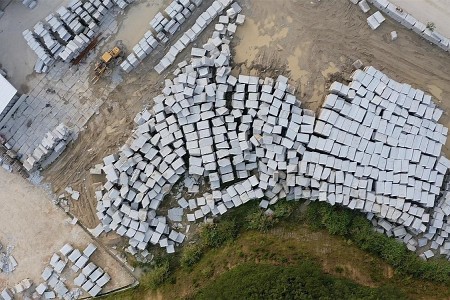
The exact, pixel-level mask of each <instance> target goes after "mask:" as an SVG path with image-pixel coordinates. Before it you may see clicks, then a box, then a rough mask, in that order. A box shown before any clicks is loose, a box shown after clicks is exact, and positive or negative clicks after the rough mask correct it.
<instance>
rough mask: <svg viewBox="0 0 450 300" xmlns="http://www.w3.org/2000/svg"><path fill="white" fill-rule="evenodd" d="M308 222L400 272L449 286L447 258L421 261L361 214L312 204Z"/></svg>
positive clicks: (319, 203)
mask: <svg viewBox="0 0 450 300" xmlns="http://www.w3.org/2000/svg"><path fill="white" fill-rule="evenodd" d="M307 220H308V223H309V224H310V225H311V226H313V228H325V229H327V230H328V232H329V233H330V234H334V235H340V236H342V237H344V238H346V239H349V240H351V241H352V242H353V243H355V244H356V245H357V246H358V247H359V248H361V249H362V250H364V251H367V252H369V253H372V254H375V255H377V256H379V257H381V258H383V259H384V260H385V261H386V262H387V263H389V264H390V265H392V266H393V267H394V268H395V269H396V271H398V272H401V273H403V274H406V275H411V276H414V277H415V278H421V279H425V280H430V281H433V282H439V283H446V284H450V262H448V261H447V260H444V259H434V260H431V261H423V260H421V259H420V258H419V257H418V256H417V255H416V254H415V253H413V252H411V251H409V250H408V249H407V248H406V246H405V245H404V244H402V243H400V242H398V241H397V240H395V239H394V238H390V237H387V236H386V235H384V234H381V233H378V232H376V231H374V230H373V227H372V224H371V223H370V222H369V221H368V220H367V219H366V218H365V217H364V216H363V215H362V214H360V213H357V212H354V211H351V210H349V209H346V208H342V207H337V206H331V205H329V204H326V203H323V202H313V203H311V204H310V205H309V206H308V211H307Z"/></svg>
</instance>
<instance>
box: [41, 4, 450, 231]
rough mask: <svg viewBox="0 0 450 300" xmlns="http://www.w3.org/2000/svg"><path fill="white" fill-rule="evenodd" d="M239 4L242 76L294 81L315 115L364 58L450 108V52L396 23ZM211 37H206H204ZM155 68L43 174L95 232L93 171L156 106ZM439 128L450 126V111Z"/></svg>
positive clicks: (111, 102) (158, 80)
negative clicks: (69, 192)
mask: <svg viewBox="0 0 450 300" xmlns="http://www.w3.org/2000/svg"><path fill="white" fill-rule="evenodd" d="M241 4H242V6H243V8H244V10H243V13H244V14H246V16H247V19H246V22H245V23H244V25H241V26H240V27H239V30H238V31H237V39H235V40H234V41H233V46H232V50H234V51H235V54H234V62H235V65H236V67H235V70H234V72H235V73H236V74H237V73H240V74H245V73H247V72H248V73H249V74H261V75H260V77H265V76H270V75H277V74H278V73H281V74H283V75H285V76H287V77H289V78H290V80H294V81H295V82H294V84H296V85H297V86H298V88H299V95H298V98H299V99H301V100H302V102H303V103H304V104H305V106H306V107H307V108H310V109H313V110H316V109H317V108H318V107H320V105H321V103H322V101H323V97H324V95H325V93H326V90H327V88H328V85H329V84H330V83H331V82H332V81H334V80H335V79H339V78H342V77H344V78H346V77H348V75H349V74H350V73H351V71H352V69H351V64H352V63H353V62H354V61H355V60H356V59H361V60H362V61H363V62H364V63H365V64H366V65H373V66H374V67H376V68H378V69H380V70H382V71H383V72H385V73H388V74H390V75H391V77H392V78H394V79H396V80H397V81H400V82H408V83H410V84H411V85H412V86H415V87H419V88H422V89H424V90H425V91H426V92H429V93H430V94H431V95H433V96H434V97H435V98H436V102H437V104H438V105H440V106H441V107H442V108H443V109H444V110H445V111H448V109H449V107H450V104H449V103H446V102H439V101H440V100H444V99H447V98H448V97H449V95H450V86H448V84H447V83H448V74H449V72H450V60H449V56H448V53H446V52H444V51H442V50H441V49H439V48H437V47H435V46H432V45H429V44H428V43H426V42H425V41H424V40H423V39H421V38H420V37H418V36H417V35H416V34H414V33H413V32H411V31H409V30H406V29H404V28H402V27H401V26H400V25H398V24H397V23H395V22H394V21H392V20H390V19H387V20H386V22H385V23H383V26H380V28H378V29H377V30H376V31H372V30H371V29H370V28H369V27H368V26H367V23H366V17H367V16H366V15H364V14H363V13H362V12H361V11H360V9H359V8H358V7H357V6H354V5H352V4H351V3H350V2H348V1H346V0H331V1H320V2H319V1H308V2H305V1H292V0H280V1H277V4H274V2H273V1H266V0H262V1H258V3H257V4H255V3H254V2H253V1H241ZM323 16H332V17H331V18H324V17H323ZM126 18H132V16H131V15H130V16H128V15H127V16H126ZM119 26H120V24H119ZM393 30H396V31H397V32H398V33H399V39H398V40H396V41H395V42H391V41H390V37H389V34H390V32H391V31H393ZM119 34H120V30H119ZM208 35H209V33H204V34H203V35H202V37H205V36H208ZM111 40H113V41H114V40H115V38H114V37H113V38H112V39H111ZM199 44H201V42H199ZM106 47H108V46H106ZM187 52H189V51H187ZM187 52H186V53H187ZM186 53H183V54H182V55H181V56H182V58H183V57H185V56H186V55H187V54H186ZM153 67H154V64H153V60H152V59H147V60H146V61H145V62H144V63H143V64H141V65H139V67H138V68H137V69H135V70H134V71H133V72H131V73H129V74H127V75H126V76H123V82H122V83H120V84H119V85H118V86H117V87H116V89H115V90H114V91H113V92H112V93H111V94H110V95H109V97H108V100H107V101H105V103H104V105H103V106H102V107H101V108H100V113H99V115H97V116H94V118H93V119H91V121H90V122H89V123H88V124H87V129H86V130H85V131H83V132H82V133H81V134H80V136H79V138H78V140H77V142H76V143H75V144H73V145H71V146H70V147H69V148H68V149H67V150H66V151H65V152H64V153H63V154H62V156H61V157H60V158H59V159H58V161H57V162H56V163H55V164H53V165H52V166H51V167H50V168H49V169H48V170H47V171H45V172H44V176H45V179H46V180H47V181H49V182H52V184H53V188H54V190H55V191H56V193H57V194H58V193H60V192H62V190H64V188H65V187H66V186H69V185H70V186H72V187H73V188H74V189H75V190H78V191H82V196H81V198H80V200H79V201H78V202H76V203H72V205H73V207H71V211H72V212H73V213H74V214H76V215H77V216H78V217H79V218H80V220H81V221H82V222H83V223H84V224H86V225H87V226H91V227H94V226H95V225H96V224H97V222H98V221H97V217H96V216H95V212H96V211H95V205H96V200H95V197H94V193H93V190H92V187H91V186H92V181H91V176H90V175H89V169H90V168H91V167H92V166H93V165H95V164H96V163H99V162H100V161H101V160H102V158H103V157H105V156H107V155H108V154H110V153H113V152H114V151H115V150H117V148H118V147H119V146H120V145H122V144H123V143H124V142H125V140H126V139H127V138H128V136H129V135H128V133H129V132H130V130H131V129H132V127H133V119H134V116H135V115H136V113H137V112H139V111H140V110H141V109H142V107H143V106H144V105H149V106H151V105H152V98H153V97H154V96H155V95H157V94H158V93H159V91H160V90H161V89H162V86H163V78H162V77H158V76H157V75H156V73H155V72H153ZM166 73H167V72H166ZM164 74H165V73H163V75H164ZM275 78H276V76H275ZM101 89H102V85H101V84H98V85H96V86H94V87H93V95H96V93H97V92H98V90H101ZM440 122H441V123H442V124H443V125H444V126H449V125H450V119H449V117H448V114H447V113H444V115H443V116H442V118H441V119H440ZM448 143H449V142H448V141H447V144H446V147H444V153H445V154H446V155H449V153H450V152H449V149H448V145H449V144H448ZM66 174H70V175H69V176H68V175H66Z"/></svg>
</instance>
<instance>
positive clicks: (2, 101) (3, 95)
mask: <svg viewBox="0 0 450 300" xmlns="http://www.w3.org/2000/svg"><path fill="white" fill-rule="evenodd" d="M16 93H17V90H16V89H15V88H14V87H13V86H12V85H11V83H9V81H8V80H6V79H5V77H3V76H2V75H0V113H2V112H3V111H4V110H5V108H6V107H7V106H8V104H9V102H10V101H11V99H12V98H13V97H14V95H15V94H16Z"/></svg>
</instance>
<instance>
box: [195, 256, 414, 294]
mask: <svg viewBox="0 0 450 300" xmlns="http://www.w3.org/2000/svg"><path fill="white" fill-rule="evenodd" d="M192 298H193V299H199V300H202V299H205V300H209V299H255V300H256V299H396V300H400V299H406V296H405V295H404V294H403V293H402V292H400V291H398V290H397V289H395V288H393V287H391V286H383V287H379V288H370V287H363V286H361V285H358V284H355V283H353V282H351V281H350V280H347V279H342V278H336V277H332V276H330V275H326V274H324V273H323V272H322V270H321V268H320V266H318V265H316V264H314V263H312V262H310V261H303V262H301V263H300V264H299V265H296V266H276V265H268V264H255V263H244V264H241V265H239V266H237V267H235V268H233V269H232V270H231V271H228V272H226V273H224V274H222V275H221V276H220V277H219V278H217V279H216V280H215V281H213V282H212V283H210V284H207V285H206V286H204V287H203V288H202V289H200V291H199V292H198V293H197V294H196V295H195V296H194V297H192Z"/></svg>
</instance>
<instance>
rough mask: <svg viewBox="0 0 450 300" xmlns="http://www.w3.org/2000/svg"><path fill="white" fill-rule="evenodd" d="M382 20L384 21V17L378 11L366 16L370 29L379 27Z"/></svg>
mask: <svg viewBox="0 0 450 300" xmlns="http://www.w3.org/2000/svg"><path fill="white" fill-rule="evenodd" d="M384 21H386V19H385V18H384V17H383V15H382V14H381V13H380V12H379V11H376V12H375V13H373V14H372V15H370V16H369V17H368V18H367V24H369V27H370V28H371V29H372V30H375V29H377V28H378V27H380V25H381V23H383V22H384Z"/></svg>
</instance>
